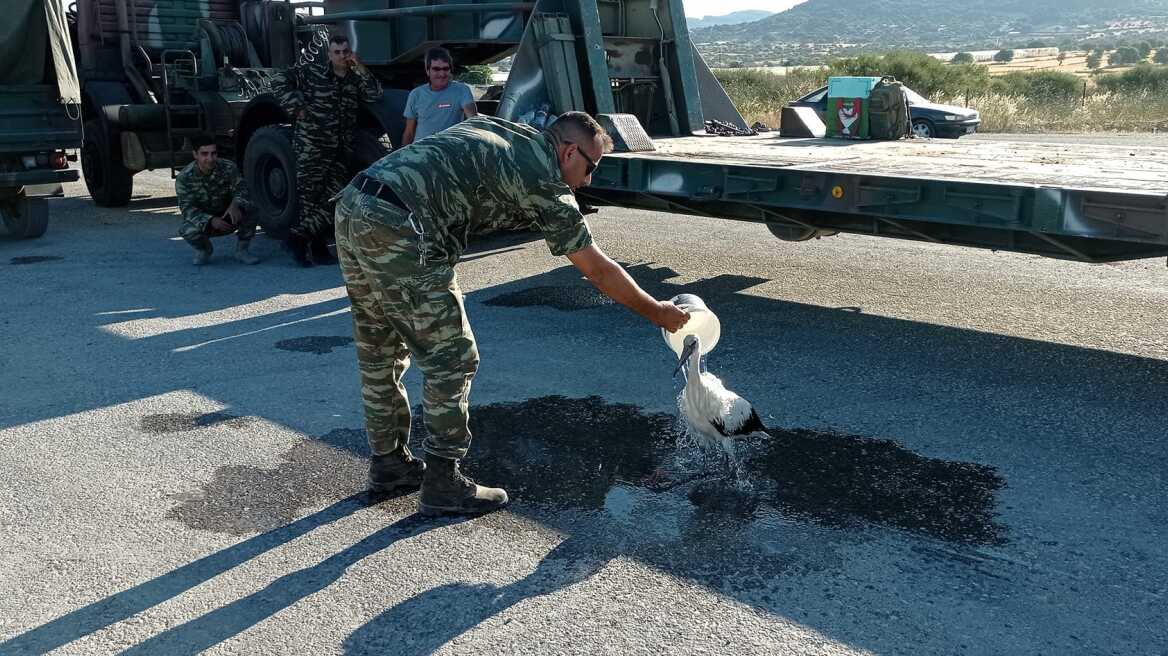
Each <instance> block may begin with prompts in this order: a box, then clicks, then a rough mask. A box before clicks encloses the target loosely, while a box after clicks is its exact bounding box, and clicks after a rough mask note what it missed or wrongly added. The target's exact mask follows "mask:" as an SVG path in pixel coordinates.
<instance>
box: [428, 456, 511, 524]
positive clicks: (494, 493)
mask: <svg viewBox="0 0 1168 656" xmlns="http://www.w3.org/2000/svg"><path fill="white" fill-rule="evenodd" d="M505 505H507V492H506V491H505V490H503V489H502V488H497V487H483V486H481V485H475V482H474V481H472V480H470V479H469V478H467V477H466V476H463V475H462V472H460V471H459V470H458V461H457V460H452V459H450V458H439V457H438V456H435V455H432V454H429V453H427V454H426V473H425V475H424V476H423V477H422V494H421V496H420V497H419V498H418V512H419V513H421V514H423V515H429V516H434V515H481V514H483V513H489V512H491V511H492V510H498V509H499V508H502V507H503V506H505Z"/></svg>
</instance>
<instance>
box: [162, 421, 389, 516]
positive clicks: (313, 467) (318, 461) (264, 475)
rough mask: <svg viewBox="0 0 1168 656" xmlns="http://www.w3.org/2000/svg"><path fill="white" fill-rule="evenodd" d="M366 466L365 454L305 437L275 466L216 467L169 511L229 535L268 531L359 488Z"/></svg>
mask: <svg viewBox="0 0 1168 656" xmlns="http://www.w3.org/2000/svg"><path fill="white" fill-rule="evenodd" d="M368 471H369V463H368V461H367V460H366V459H365V458H362V457H360V456H358V455H356V454H354V453H351V452H349V451H346V450H343V449H338V448H336V447H333V446H331V445H329V444H326V443H324V442H322V441H319V440H304V441H302V442H299V443H297V444H296V445H295V446H293V447H292V448H291V449H290V450H289V451H288V452H287V453H285V454H284V455H283V457H282V462H281V463H280V464H279V465H277V466H275V467H273V468H264V467H252V466H244V465H232V466H226V467H219V468H218V469H216V470H215V472H214V474H213V475H212V477H211V480H210V481H208V482H207V483H206V484H205V485H203V486H201V487H200V488H199V489H197V490H193V491H191V492H186V493H183V494H179V495H176V496H175V497H174V499H175V500H176V501H178V502H179V503H178V505H177V506H175V507H174V508H172V509H171V510H170V512H169V513H167V517H169V518H170V519H174V520H177V521H180V522H182V523H183V524H185V525H186V526H188V527H190V528H192V529H196V530H201V531H213V532H215V533H227V534H229V535H247V534H250V533H258V532H261V531H270V530H272V529H275V528H278V527H281V526H284V525H285V524H288V523H289V522H292V521H295V520H296V519H297V518H298V517H299V516H300V515H301V513H300V508H305V507H311V506H315V505H319V504H321V503H327V502H331V501H338V500H341V499H344V498H346V497H349V496H351V495H353V494H354V493H355V492H360V491H361V490H363V489H364V488H365V479H366V476H367V474H368ZM406 501H407V500H406V499H405V498H404V497H400V498H398V499H397V500H396V502H397V503H405V502H406Z"/></svg>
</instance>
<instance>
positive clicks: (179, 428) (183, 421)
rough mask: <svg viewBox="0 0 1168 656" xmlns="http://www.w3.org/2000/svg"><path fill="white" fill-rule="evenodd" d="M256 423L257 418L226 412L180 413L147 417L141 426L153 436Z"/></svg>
mask: <svg viewBox="0 0 1168 656" xmlns="http://www.w3.org/2000/svg"><path fill="white" fill-rule="evenodd" d="M254 421H255V417H240V416H238V415H231V414H227V413H225V412H207V413H203V414H197V413H180V412H168V413H162V414H155V415H145V416H144V417H142V421H141V423H140V424H139V427H140V428H141V430H142V432H144V433H150V434H152V435H161V434H164V433H181V432H185V431H193V430H198V429H200V428H206V427H208V426H216V425H219V424H225V425H227V426H229V427H231V428H242V427H244V426H247V425H248V424H250V423H252V422H254Z"/></svg>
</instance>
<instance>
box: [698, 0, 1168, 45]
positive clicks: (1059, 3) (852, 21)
mask: <svg viewBox="0 0 1168 656" xmlns="http://www.w3.org/2000/svg"><path fill="white" fill-rule="evenodd" d="M1124 23H1128V24H1126V25H1125V24H1124ZM1165 26H1168V2H1165V0H1107V1H1106V2H1100V1H1099V0H1027V1H1026V2H1019V1H1018V0H962V1H961V2H947V1H945V0H807V2H804V3H803V4H800V5H797V6H795V7H793V8H791V9H788V10H787V11H784V12H781V13H778V14H775V15H773V16H769V17H767V18H764V19H762V20H758V21H754V22H751V23H741V24H737V25H720V26H714V27H706V28H702V29H698V30H696V31H695V33H694V35H693V36H694V41H695V42H697V43H713V42H719V41H729V42H734V43H739V44H750V43H763V44H774V43H787V44H800V43H802V44H806V43H841V44H859V45H864V44H869V45H875V46H880V47H885V48H892V47H945V46H950V45H955V46H963V45H967V44H974V43H984V42H996V41H1005V40H1008V39H1009V38H1011V37H1012V36H1017V37H1018V38H1025V37H1026V36H1027V35H1042V36H1050V37H1052V38H1059V37H1060V36H1062V35H1068V36H1078V37H1083V36H1089V35H1090V34H1091V33H1093V32H1096V31H1100V30H1104V31H1113V30H1118V31H1120V32H1124V31H1139V30H1141V29H1145V28H1147V29H1150V30H1151V31H1159V30H1161V29H1163V28H1164V27H1165Z"/></svg>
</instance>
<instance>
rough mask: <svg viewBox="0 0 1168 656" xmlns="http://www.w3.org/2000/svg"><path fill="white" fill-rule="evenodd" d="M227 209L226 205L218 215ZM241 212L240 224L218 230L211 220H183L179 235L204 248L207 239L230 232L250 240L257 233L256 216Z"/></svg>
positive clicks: (240, 239)
mask: <svg viewBox="0 0 1168 656" xmlns="http://www.w3.org/2000/svg"><path fill="white" fill-rule="evenodd" d="M226 211H227V208H226V207H224V208H223V209H222V210H221V211H220V212H219V213H218V214H217V216H222V215H223V212H226ZM240 213H241V214H242V215H243V219H242V220H241V221H240V222H239V225H237V226H233V227H232V228H231V230H226V231H221V230H216V229H215V228H214V227H213V226H212V225H211V221H210V220H208V221H207V222H206V223H204V224H202V225H199V224H195V223H189V222H187V221H183V224H182V225H181V226H179V229H178V236H179V237H182V238H183V239H185V240H186V242H187V243H188V244H190V245H191V246H194V247H196V248H203V249H205V248H206V244H207V240H208V239H209V238H211V237H225V236H227V235H230V234H235V235H237V236H238V237H239V241H250V240H251V238H252V237H254V236H255V233H256V221H255V218H254V217H252V215H251V214H249V213H248V211H247V210H240Z"/></svg>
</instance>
